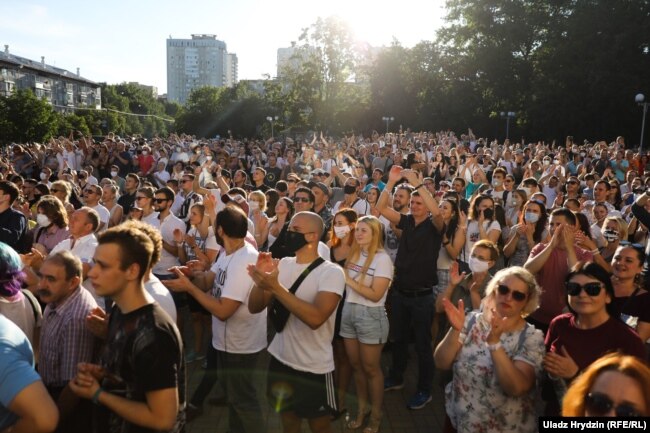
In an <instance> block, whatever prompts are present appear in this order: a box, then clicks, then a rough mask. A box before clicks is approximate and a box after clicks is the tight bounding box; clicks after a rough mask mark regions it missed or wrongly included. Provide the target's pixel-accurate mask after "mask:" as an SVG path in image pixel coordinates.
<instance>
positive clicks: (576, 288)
mask: <svg viewBox="0 0 650 433" xmlns="http://www.w3.org/2000/svg"><path fill="white" fill-rule="evenodd" d="M602 288H603V284H602V283H587V284H585V285H584V286H581V285H580V284H578V283H566V291H567V293H568V294H569V296H578V295H579V294H580V292H581V291H582V290H583V289H584V291H585V293H586V294H587V295H589V296H598V294H599V293H600V290H601V289H602Z"/></svg>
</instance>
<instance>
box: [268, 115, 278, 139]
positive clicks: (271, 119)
mask: <svg viewBox="0 0 650 433" xmlns="http://www.w3.org/2000/svg"><path fill="white" fill-rule="evenodd" d="M278 119H279V117H278V116H266V120H268V121H269V122H271V137H274V135H273V121H276V122H277V121H278Z"/></svg>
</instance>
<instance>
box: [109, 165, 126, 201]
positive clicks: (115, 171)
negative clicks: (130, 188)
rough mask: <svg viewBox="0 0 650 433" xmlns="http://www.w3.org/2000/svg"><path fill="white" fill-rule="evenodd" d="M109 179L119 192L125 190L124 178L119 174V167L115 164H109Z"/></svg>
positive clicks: (121, 192)
mask: <svg viewBox="0 0 650 433" xmlns="http://www.w3.org/2000/svg"><path fill="white" fill-rule="evenodd" d="M110 175H111V180H112V181H113V183H115V185H117V187H118V188H119V191H120V194H123V193H124V191H125V185H126V180H125V179H124V178H123V177H121V176H120V168H119V167H118V166H117V165H112V166H111V172H110Z"/></svg>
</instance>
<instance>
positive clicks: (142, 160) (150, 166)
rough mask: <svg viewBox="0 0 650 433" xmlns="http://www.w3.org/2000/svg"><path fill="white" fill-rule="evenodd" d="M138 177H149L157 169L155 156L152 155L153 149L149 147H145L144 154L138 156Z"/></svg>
mask: <svg viewBox="0 0 650 433" xmlns="http://www.w3.org/2000/svg"><path fill="white" fill-rule="evenodd" d="M137 159H138V168H139V171H138V176H140V177H149V176H151V174H152V173H153V171H154V169H155V160H154V158H153V155H151V149H149V146H144V147H143V148H142V153H141V154H140V155H138V158H137Z"/></svg>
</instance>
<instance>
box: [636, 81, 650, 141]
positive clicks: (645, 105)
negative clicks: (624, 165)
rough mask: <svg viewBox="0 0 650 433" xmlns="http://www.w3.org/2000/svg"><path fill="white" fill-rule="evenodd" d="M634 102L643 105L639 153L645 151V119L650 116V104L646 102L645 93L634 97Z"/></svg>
mask: <svg viewBox="0 0 650 433" xmlns="http://www.w3.org/2000/svg"><path fill="white" fill-rule="evenodd" d="M634 101H636V103H637V104H639V105H643V117H642V118H641V140H640V141H639V153H641V152H642V151H643V133H644V131H645V118H646V114H648V105H650V102H646V101H645V95H644V94H643V93H639V94H637V95H636V96H635V97H634Z"/></svg>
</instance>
